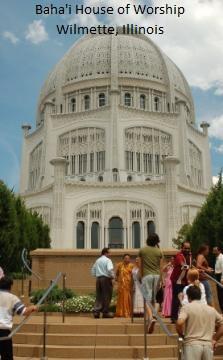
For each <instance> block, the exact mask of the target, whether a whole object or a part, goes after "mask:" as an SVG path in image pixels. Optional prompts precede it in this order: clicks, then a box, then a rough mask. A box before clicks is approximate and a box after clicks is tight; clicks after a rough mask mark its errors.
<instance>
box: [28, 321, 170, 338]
mask: <svg viewBox="0 0 223 360" xmlns="http://www.w3.org/2000/svg"><path fill="white" fill-rule="evenodd" d="M167 327H168V329H169V330H170V331H171V332H172V333H174V332H175V331H176V330H175V326H173V325H172V324H167ZM42 331H43V324H41V323H40V324H39V323H26V324H25V325H24V326H23V327H22V332H23V333H24V332H29V333H42ZM143 332H144V326H143V324H131V323H124V324H112V323H110V324H109V323H108V324H100V323H99V324H98V323H97V322H95V323H85V321H82V323H81V324H79V323H77V324H69V323H64V324H62V323H59V324H58V323H48V324H47V333H52V334H53V333H63V334H64V333H72V334H78V335H79V334H143ZM154 333H155V334H159V333H163V331H162V330H161V329H160V327H159V326H158V325H156V326H155V329H154Z"/></svg>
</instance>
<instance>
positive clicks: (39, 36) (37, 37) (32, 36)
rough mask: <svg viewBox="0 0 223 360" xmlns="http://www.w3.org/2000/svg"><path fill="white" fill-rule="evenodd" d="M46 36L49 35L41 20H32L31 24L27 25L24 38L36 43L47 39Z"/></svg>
mask: <svg viewBox="0 0 223 360" xmlns="http://www.w3.org/2000/svg"><path fill="white" fill-rule="evenodd" d="M48 38H49V36H48V33H47V31H46V29H45V26H44V24H43V21H42V20H34V21H33V22H32V23H31V24H29V25H28V30H27V32H26V40H28V41H30V42H31V43H33V44H35V45H37V44H39V43H41V42H43V41H47V40H48Z"/></svg>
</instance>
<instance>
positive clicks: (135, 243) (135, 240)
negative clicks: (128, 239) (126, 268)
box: [132, 221, 140, 249]
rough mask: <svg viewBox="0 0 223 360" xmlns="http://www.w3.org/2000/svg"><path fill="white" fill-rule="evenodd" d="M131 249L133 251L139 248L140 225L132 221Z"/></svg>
mask: <svg viewBox="0 0 223 360" xmlns="http://www.w3.org/2000/svg"><path fill="white" fill-rule="evenodd" d="M132 247H133V248H134V249H139V248H140V224H139V222H138V221H134V223H133V224H132Z"/></svg>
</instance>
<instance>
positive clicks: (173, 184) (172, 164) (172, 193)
mask: <svg viewBox="0 0 223 360" xmlns="http://www.w3.org/2000/svg"><path fill="white" fill-rule="evenodd" d="M179 163H180V161H179V159H178V158H176V157H174V156H168V157H166V158H165V159H164V166H165V171H166V200H167V207H166V211H167V224H168V239H167V240H168V246H169V247H172V239H173V238H174V237H175V236H176V234H177V230H178V229H179V224H178V219H179V217H178V212H179V205H178V197H177V165H178V164H179Z"/></svg>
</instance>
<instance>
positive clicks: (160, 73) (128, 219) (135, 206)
mask: <svg viewBox="0 0 223 360" xmlns="http://www.w3.org/2000/svg"><path fill="white" fill-rule="evenodd" d="M201 127H202V130H201V131H199V130H198V129H197V128H196V126H195V114H194V104H193V99H192V95H191V91H190V88H189V86H188V83H187V81H186V80H185V78H184V76H183V74H182V73H181V71H180V70H179V69H178V67H177V66H176V65H175V64H174V63H173V62H172V61H171V60H170V59H169V58H168V57H167V56H166V55H165V54H164V53H163V52H162V51H161V50H160V49H159V48H158V47H157V46H156V45H155V44H154V43H153V42H152V41H151V40H150V39H149V38H148V37H146V36H144V35H124V34H119V35H118V36H113V35H90V36H86V37H83V38H81V39H80V40H79V41H78V42H76V43H75V44H74V46H73V47H72V48H71V49H70V50H69V51H68V52H67V53H66V54H65V56H64V57H63V58H62V60H61V61H60V62H59V63H58V64H57V65H56V66H55V68H54V69H53V70H52V72H51V73H50V75H49V76H48V78H47V80H46V82H45V84H44V86H43V88H42V91H41V94H40V98H39V104H38V109H37V121H36V128H35V130H34V131H32V132H31V131H30V126H29V125H23V131H24V141H23V149H22V169H21V184H20V193H21V194H22V196H23V197H24V199H25V201H26V204H27V206H28V207H29V208H30V209H33V210H35V211H37V212H38V213H40V214H41V215H42V217H43V219H44V221H46V222H47V223H48V224H49V225H50V229H51V238H52V247H53V248H61V249H63V248H70V249H76V248H79V249H91V248H93V249H97V248H102V247H104V246H110V247H113V248H139V247H140V246H142V245H144V243H145V240H146V238H147V235H148V233H149V232H153V231H154V230H155V231H156V232H157V233H158V234H159V235H160V238H161V246H162V247H165V248H171V247H172V238H173V237H175V236H176V233H177V231H178V230H179V229H180V227H181V226H182V225H183V224H185V223H189V222H191V221H192V220H193V218H194V217H195V215H196V213H197V211H198V210H199V208H200V207H201V205H202V203H203V202H204V200H205V197H206V195H207V192H208V190H209V188H210V186H211V167H210V154H209V143H208V124H207V123H202V124H201Z"/></svg>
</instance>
